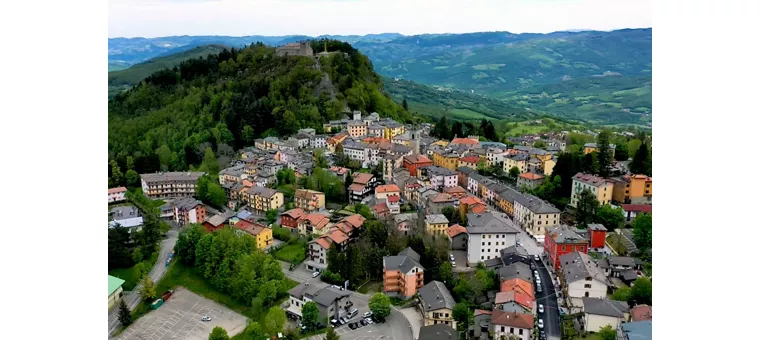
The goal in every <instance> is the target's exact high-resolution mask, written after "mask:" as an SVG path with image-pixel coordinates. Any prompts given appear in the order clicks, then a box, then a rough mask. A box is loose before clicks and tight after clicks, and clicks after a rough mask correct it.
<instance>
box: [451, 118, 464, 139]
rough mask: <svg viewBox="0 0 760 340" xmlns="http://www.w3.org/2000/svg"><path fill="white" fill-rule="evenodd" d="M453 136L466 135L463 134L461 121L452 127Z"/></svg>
mask: <svg viewBox="0 0 760 340" xmlns="http://www.w3.org/2000/svg"><path fill="white" fill-rule="evenodd" d="M451 136H452V137H464V133H463V132H462V123H461V122H459V121H455V122H454V124H452V125H451Z"/></svg>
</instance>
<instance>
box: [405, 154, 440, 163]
mask: <svg viewBox="0 0 760 340" xmlns="http://www.w3.org/2000/svg"><path fill="white" fill-rule="evenodd" d="M404 161H408V162H409V163H412V164H416V163H432V162H433V161H431V160H430V158H427V157H425V155H411V156H405V157H404Z"/></svg>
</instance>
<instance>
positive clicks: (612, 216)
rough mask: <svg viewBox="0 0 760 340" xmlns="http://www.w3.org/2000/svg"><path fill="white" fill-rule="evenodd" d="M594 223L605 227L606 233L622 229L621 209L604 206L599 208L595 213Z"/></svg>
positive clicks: (623, 220) (622, 217)
mask: <svg viewBox="0 0 760 340" xmlns="http://www.w3.org/2000/svg"><path fill="white" fill-rule="evenodd" d="M594 221H595V222H596V223H601V224H602V225H604V226H605V227H607V231H610V232H611V231H614V230H615V229H617V228H620V227H622V226H623V224H624V223H625V217H624V216H623V209H622V208H620V207H613V206H611V205H609V204H605V205H603V206H601V207H599V209H598V210H597V211H596V216H595V217H594Z"/></svg>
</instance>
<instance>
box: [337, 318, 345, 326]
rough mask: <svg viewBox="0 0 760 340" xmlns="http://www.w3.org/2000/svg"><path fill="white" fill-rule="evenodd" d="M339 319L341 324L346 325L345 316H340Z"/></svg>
mask: <svg viewBox="0 0 760 340" xmlns="http://www.w3.org/2000/svg"><path fill="white" fill-rule="evenodd" d="M338 321H340V324H341V325H345V324H346V319H345V318H340V319H338Z"/></svg>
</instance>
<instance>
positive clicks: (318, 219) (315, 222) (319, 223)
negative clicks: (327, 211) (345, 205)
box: [298, 214, 330, 229]
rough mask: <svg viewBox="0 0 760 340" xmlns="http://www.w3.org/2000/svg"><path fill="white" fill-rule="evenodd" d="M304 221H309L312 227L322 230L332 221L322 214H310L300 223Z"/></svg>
mask: <svg viewBox="0 0 760 340" xmlns="http://www.w3.org/2000/svg"><path fill="white" fill-rule="evenodd" d="M302 221H309V223H310V224H311V226H312V227H314V228H315V229H322V228H324V227H325V226H326V225H327V224H328V223H330V219H329V218H327V216H325V215H322V214H308V215H305V216H304V217H303V218H301V220H300V221H298V223H301V222H302Z"/></svg>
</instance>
